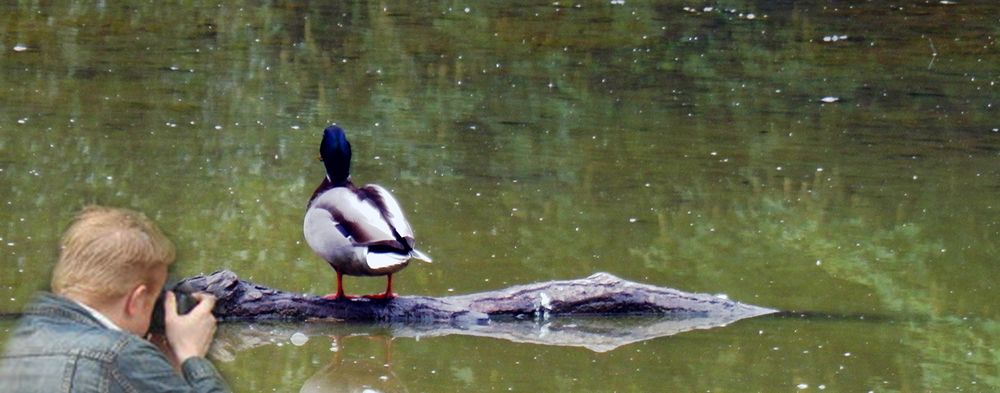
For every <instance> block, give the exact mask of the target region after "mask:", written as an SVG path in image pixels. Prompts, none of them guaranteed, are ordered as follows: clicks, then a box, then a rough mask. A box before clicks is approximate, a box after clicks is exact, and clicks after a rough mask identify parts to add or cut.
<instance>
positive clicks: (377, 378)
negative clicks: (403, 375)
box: [299, 336, 407, 393]
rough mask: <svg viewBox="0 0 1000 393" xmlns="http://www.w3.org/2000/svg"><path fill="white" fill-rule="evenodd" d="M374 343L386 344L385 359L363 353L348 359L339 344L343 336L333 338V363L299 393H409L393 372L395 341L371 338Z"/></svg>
mask: <svg viewBox="0 0 1000 393" xmlns="http://www.w3.org/2000/svg"><path fill="white" fill-rule="evenodd" d="M369 339H371V340H379V341H381V342H382V344H383V347H384V349H383V356H382V359H381V360H376V358H377V357H376V356H370V357H369V356H367V354H366V353H365V352H364V351H361V352H355V353H354V355H355V356H350V358H349V359H345V358H344V357H345V354H344V352H345V351H344V348H343V347H341V346H340V345H341V344H342V343H343V342H344V337H336V336H335V337H333V345H334V347H335V348H337V351H336V352H335V354H334V357H333V360H332V361H331V362H330V364H327V365H326V367H323V369H321V370H319V371H318V372H317V373H316V374H313V376H311V377H309V379H307V380H306V382H305V384H303V385H302V389H300V390H299V392H300V393H320V392H323V393H334V392H336V393H340V392H344V393H347V392H351V393H393V392H407V390H406V387H405V386H403V383H402V382H401V381H400V380H399V378H397V377H396V374H395V373H393V372H392V362H391V358H392V338H391V337H387V336H372V337H369Z"/></svg>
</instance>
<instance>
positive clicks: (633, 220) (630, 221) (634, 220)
mask: <svg viewBox="0 0 1000 393" xmlns="http://www.w3.org/2000/svg"><path fill="white" fill-rule="evenodd" d="M628 222H629V223H634V222H636V218H635V217H629V219H628Z"/></svg>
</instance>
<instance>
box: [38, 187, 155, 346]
mask: <svg viewBox="0 0 1000 393" xmlns="http://www.w3.org/2000/svg"><path fill="white" fill-rule="evenodd" d="M174 257H175V251H174V245H173V243H171V242H170V240H169V239H167V237H166V236H165V235H164V234H163V232H160V230H159V229H157V227H156V225H155V224H153V222H152V221H150V220H149V219H148V218H146V216H144V215H143V214H142V213H139V212H135V211H132V210H128V209H121V208H110V207H103V206H88V207H85V208H84V209H83V210H82V211H80V213H79V214H77V216H76V218H75V219H74V220H73V222H72V224H70V226H69V229H67V230H66V233H65V234H63V238H62V242H61V243H60V250H59V261H58V262H57V263H56V267H55V269H54V270H53V272H52V292H53V293H55V294H57V295H61V296H65V297H68V298H71V299H75V300H78V301H82V302H84V303H86V304H88V305H89V306H91V307H95V308H99V307H100V308H99V310H101V308H104V309H105V310H101V311H107V309H108V308H110V307H114V310H113V312H112V314H113V316H114V317H113V318H112V319H113V320H114V321H115V323H116V324H119V326H120V327H121V328H122V329H125V330H128V331H131V332H133V333H136V334H142V333H143V332H145V330H146V329H147V328H148V326H149V319H150V315H151V313H152V309H153V304H154V303H155V301H156V297H157V296H158V295H159V293H160V290H161V289H162V288H163V284H164V283H165V282H166V278H167V267H168V266H169V265H170V264H171V263H173V261H174Z"/></svg>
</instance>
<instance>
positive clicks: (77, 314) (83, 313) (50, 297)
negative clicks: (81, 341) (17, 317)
mask: <svg viewBox="0 0 1000 393" xmlns="http://www.w3.org/2000/svg"><path fill="white" fill-rule="evenodd" d="M24 313H25V314H29V315H38V316H48V317H55V318H62V319H68V320H71V321H74V322H79V323H82V324H85V325H93V326H98V327H105V325H104V324H102V323H101V321H100V320H98V319H97V318H96V317H94V315H93V314H91V313H90V311H87V309H85V308H83V307H82V306H81V305H80V304H79V303H77V302H75V301H73V300H71V299H67V298H65V297H62V296H59V295H56V294H53V293H50V292H42V293H41V294H39V295H38V297H36V298H35V301H33V302H31V304H30V305H28V307H27V308H25V310H24Z"/></svg>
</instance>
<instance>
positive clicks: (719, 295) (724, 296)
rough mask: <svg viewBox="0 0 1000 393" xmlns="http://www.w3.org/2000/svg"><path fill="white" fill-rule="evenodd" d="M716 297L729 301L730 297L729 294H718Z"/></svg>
mask: <svg viewBox="0 0 1000 393" xmlns="http://www.w3.org/2000/svg"><path fill="white" fill-rule="evenodd" d="M715 297H717V298H719V299H726V300H729V295H727V294H724V293H717V294H715Z"/></svg>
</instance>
